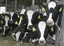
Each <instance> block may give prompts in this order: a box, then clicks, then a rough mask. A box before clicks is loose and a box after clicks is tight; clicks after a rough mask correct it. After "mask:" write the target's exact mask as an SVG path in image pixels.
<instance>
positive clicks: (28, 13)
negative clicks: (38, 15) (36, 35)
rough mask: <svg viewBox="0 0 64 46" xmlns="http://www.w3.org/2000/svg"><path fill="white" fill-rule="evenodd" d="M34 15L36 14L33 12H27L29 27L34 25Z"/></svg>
mask: <svg viewBox="0 0 64 46" xmlns="http://www.w3.org/2000/svg"><path fill="white" fill-rule="evenodd" d="M33 13H34V11H33V10H29V11H27V16H28V26H30V25H32V23H31V19H32V16H33Z"/></svg>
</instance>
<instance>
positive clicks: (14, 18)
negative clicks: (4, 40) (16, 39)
mask: <svg viewBox="0 0 64 46" xmlns="http://www.w3.org/2000/svg"><path fill="white" fill-rule="evenodd" d="M18 24H19V18H18V14H16V13H15V12H10V21H9V27H10V30H11V31H12V32H13V30H14V29H15V28H16V27H17V26H18Z"/></svg>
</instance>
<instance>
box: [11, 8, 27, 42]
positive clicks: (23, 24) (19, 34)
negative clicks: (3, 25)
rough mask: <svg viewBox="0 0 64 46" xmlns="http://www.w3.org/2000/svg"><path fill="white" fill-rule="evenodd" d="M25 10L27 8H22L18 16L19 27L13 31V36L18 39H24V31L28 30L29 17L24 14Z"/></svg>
mask: <svg viewBox="0 0 64 46" xmlns="http://www.w3.org/2000/svg"><path fill="white" fill-rule="evenodd" d="M25 11H26V10H25V9H22V10H21V12H20V14H19V15H18V16H17V17H18V18H19V23H18V27H16V28H15V29H14V30H13V33H12V37H13V38H14V39H15V40H16V41H18V40H19V39H22V38H23V36H24V32H25V31H26V30H27V23H28V21H27V20H28V19H27V16H26V15H24V12H25Z"/></svg>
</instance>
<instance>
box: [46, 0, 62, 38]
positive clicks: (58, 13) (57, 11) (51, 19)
mask: <svg viewBox="0 0 64 46" xmlns="http://www.w3.org/2000/svg"><path fill="white" fill-rule="evenodd" d="M62 11H63V6H62V5H58V4H57V3H56V2H54V1H51V2H50V3H49V4H48V6H47V9H46V14H47V17H48V19H47V21H46V23H47V27H48V31H49V32H48V33H49V34H50V36H52V37H53V35H54V34H55V33H56V29H57V28H58V29H59V30H60V24H61V17H62Z"/></svg>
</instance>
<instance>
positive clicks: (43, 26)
mask: <svg viewBox="0 0 64 46" xmlns="http://www.w3.org/2000/svg"><path fill="white" fill-rule="evenodd" d="M38 28H39V31H40V38H39V43H46V41H45V38H44V32H45V29H46V22H44V21H41V22H39V24H38Z"/></svg>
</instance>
